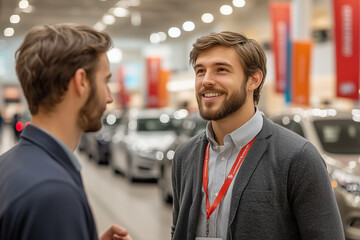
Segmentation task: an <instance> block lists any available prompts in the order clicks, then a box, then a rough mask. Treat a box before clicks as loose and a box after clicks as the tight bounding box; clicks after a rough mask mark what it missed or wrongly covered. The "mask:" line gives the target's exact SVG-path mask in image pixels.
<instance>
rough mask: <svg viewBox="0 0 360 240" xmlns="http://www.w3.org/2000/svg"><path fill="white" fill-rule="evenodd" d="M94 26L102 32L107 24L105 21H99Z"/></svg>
mask: <svg viewBox="0 0 360 240" xmlns="http://www.w3.org/2000/svg"><path fill="white" fill-rule="evenodd" d="M94 28H95V29H96V30H97V31H99V32H102V31H104V30H105V28H106V24H104V23H103V22H101V21H99V22H97V23H96V24H95V25H94Z"/></svg>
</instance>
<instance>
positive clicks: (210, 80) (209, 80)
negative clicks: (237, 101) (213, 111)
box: [202, 71, 215, 87]
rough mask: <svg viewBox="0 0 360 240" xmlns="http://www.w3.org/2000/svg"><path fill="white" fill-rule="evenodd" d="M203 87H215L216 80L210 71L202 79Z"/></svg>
mask: <svg viewBox="0 0 360 240" xmlns="http://www.w3.org/2000/svg"><path fill="white" fill-rule="evenodd" d="M202 85H203V86H205V87H206V86H214V85H215V79H214V76H213V74H211V72H210V71H206V73H205V75H204V78H203V79H202Z"/></svg>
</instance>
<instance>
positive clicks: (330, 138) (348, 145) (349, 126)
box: [314, 119, 360, 154]
mask: <svg viewBox="0 0 360 240" xmlns="http://www.w3.org/2000/svg"><path fill="white" fill-rule="evenodd" d="M314 126H315V129H316V132H317V134H318V136H319V139H320V142H321V144H322V146H323V148H324V150H325V151H327V152H329V153H337V154H360V123H359V122H355V121H353V120H351V119H346V120H345V119H343V120H341V119H339V120H318V121H315V122H314Z"/></svg>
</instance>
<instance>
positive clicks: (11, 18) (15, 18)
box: [10, 14, 20, 24]
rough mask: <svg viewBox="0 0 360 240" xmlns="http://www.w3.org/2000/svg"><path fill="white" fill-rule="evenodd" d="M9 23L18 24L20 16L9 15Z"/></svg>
mask: <svg viewBox="0 0 360 240" xmlns="http://www.w3.org/2000/svg"><path fill="white" fill-rule="evenodd" d="M10 22H11V23H14V24H15V23H19V22H20V16H19V15H17V14H14V15H11V17H10Z"/></svg>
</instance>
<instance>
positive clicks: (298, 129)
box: [273, 116, 305, 137]
mask: <svg viewBox="0 0 360 240" xmlns="http://www.w3.org/2000/svg"><path fill="white" fill-rule="evenodd" d="M273 121H274V123H276V124H279V125H280V126H283V127H284V128H287V129H289V130H290V131H293V132H295V133H297V134H299V135H300V136H302V137H305V134H304V130H303V128H302V126H301V125H300V123H298V122H295V121H294V120H293V119H291V118H290V117H288V116H284V117H282V118H276V119H273Z"/></svg>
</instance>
